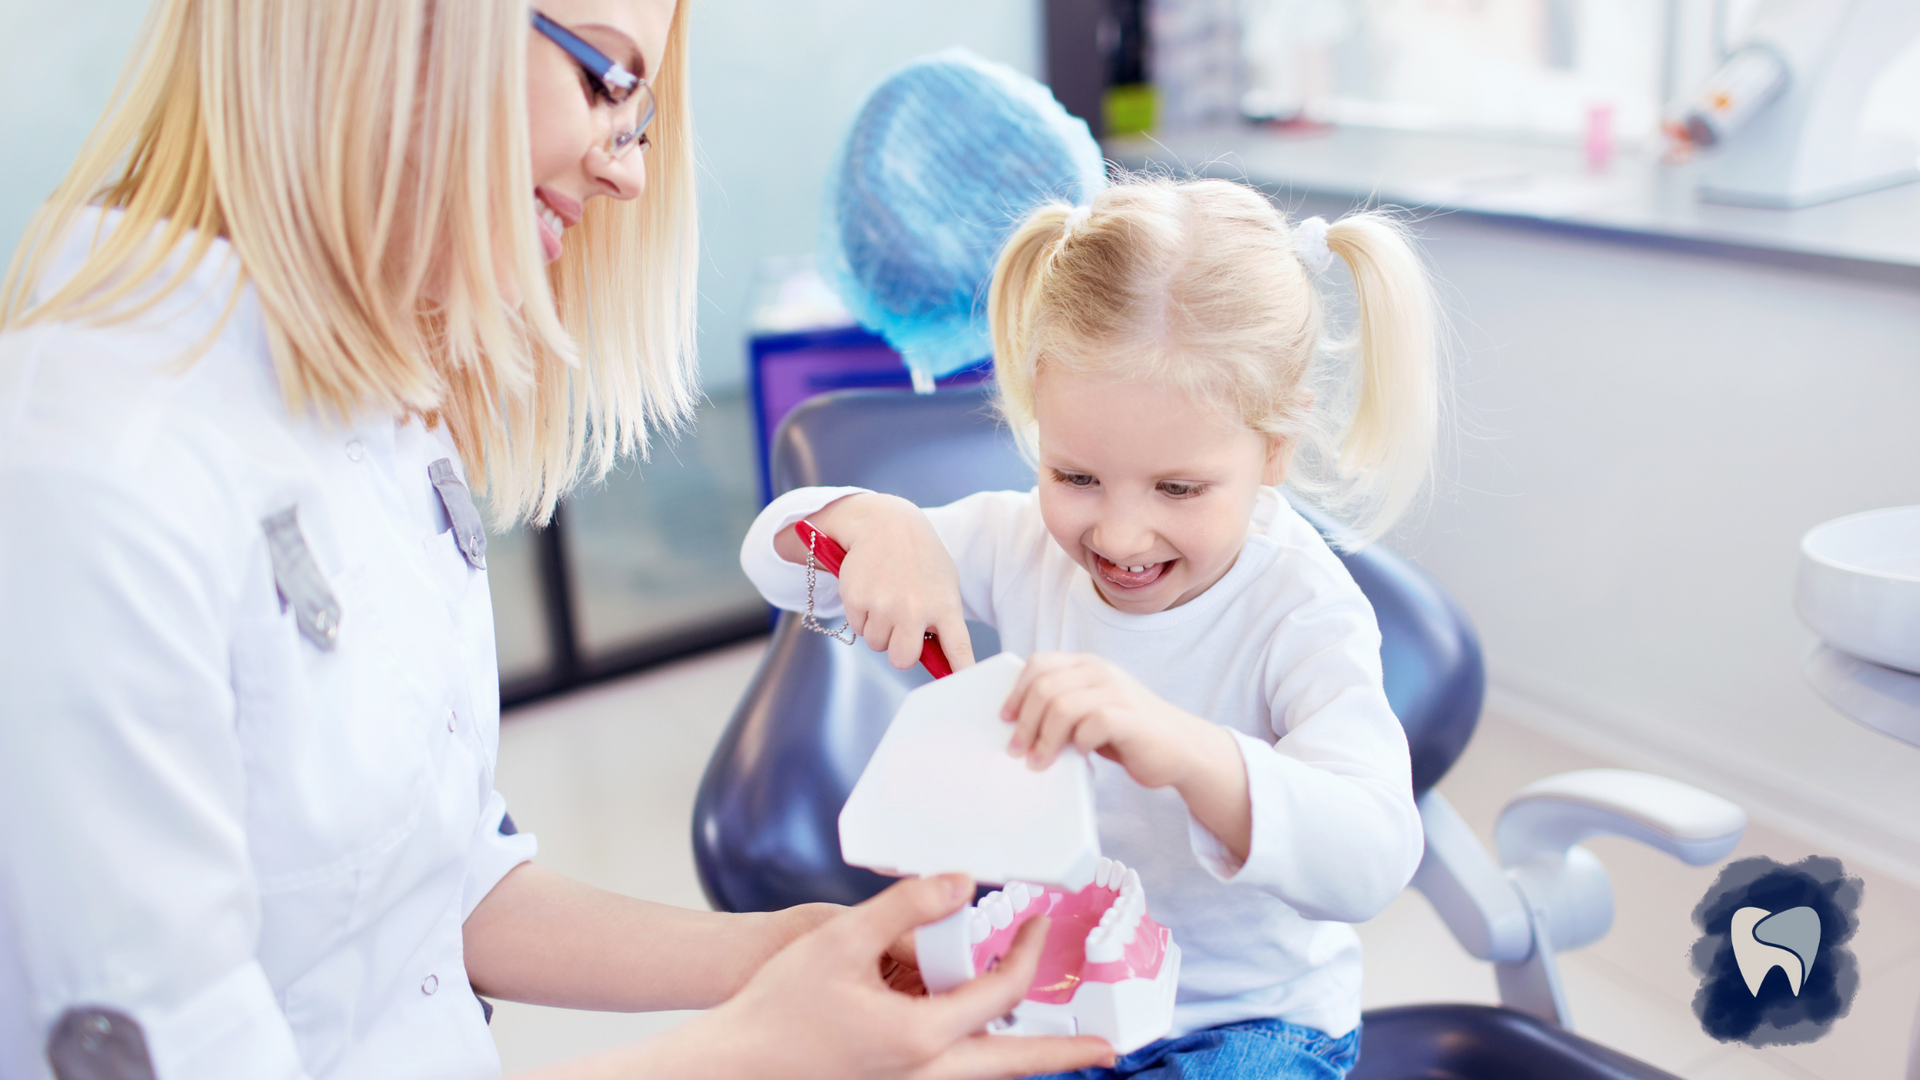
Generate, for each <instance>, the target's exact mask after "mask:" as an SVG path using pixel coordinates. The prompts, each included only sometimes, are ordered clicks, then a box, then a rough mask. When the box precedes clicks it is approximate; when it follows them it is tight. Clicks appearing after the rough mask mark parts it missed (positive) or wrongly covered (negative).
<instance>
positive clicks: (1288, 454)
mask: <svg viewBox="0 0 1920 1080" xmlns="http://www.w3.org/2000/svg"><path fill="white" fill-rule="evenodd" d="M1296 445H1297V441H1296V440H1295V439H1294V437H1293V436H1291V435H1269V436H1267V464H1266V467H1265V469H1263V470H1262V471H1261V474H1260V482H1261V483H1262V484H1265V485H1266V486H1268V487H1279V486H1280V485H1281V484H1284V483H1286V482H1287V471H1288V470H1289V469H1291V468H1292V467H1293V448H1294V447H1295V446H1296Z"/></svg>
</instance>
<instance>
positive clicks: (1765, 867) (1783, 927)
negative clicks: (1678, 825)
mask: <svg viewBox="0 0 1920 1080" xmlns="http://www.w3.org/2000/svg"><path fill="white" fill-rule="evenodd" d="M1865 888H1866V885H1865V883H1864V882H1862V881H1861V880H1860V879H1859V878H1857V877H1853V876H1852V875H1850V874H1848V873H1847V870H1846V867H1844V866H1841V865H1840V860H1839V859H1836V858H1833V857H1832V856H1829V855H1808V856H1807V857H1806V858H1804V859H1801V860H1800V861H1798V862H1793V863H1784V862H1780V861H1778V860H1775V859H1771V858H1768V857H1767V856H1765V855H1749V856H1747V857H1746V858H1744V859H1735V860H1733V861H1732V862H1729V863H1727V864H1726V865H1725V866H1723V867H1721V868H1720V873H1719V874H1718V875H1717V876H1716V877H1715V878H1714V882H1713V884H1712V885H1711V886H1709V887H1708V888H1707V894H1706V895H1705V896H1703V897H1701V898H1700V903H1699V904H1697V905H1696V906H1695V907H1694V909H1693V925H1695V926H1697V927H1699V928H1700V938H1699V940H1697V941H1695V942H1694V943H1693V949H1692V950H1691V951H1690V953H1689V957H1688V959H1689V961H1690V963H1691V966H1692V968H1693V970H1694V971H1695V972H1696V973H1698V974H1699V976H1700V990H1699V992H1698V993H1696V994H1694V996H1693V1015H1694V1016H1696V1017H1698V1018H1699V1020H1700V1029H1701V1030H1702V1031H1704V1032H1706V1033H1707V1034H1708V1035H1711V1036H1713V1037H1714V1038H1716V1039H1718V1040H1720V1041H1721V1042H1738V1043H1744V1044H1746V1045H1747V1046H1754V1047H1760V1046H1796V1045H1799V1044H1801V1043H1810V1042H1813V1041H1814V1040H1816V1039H1820V1038H1824V1037H1825V1036H1826V1035H1827V1033H1828V1032H1830V1031H1832V1030H1833V1026H1834V1024H1835V1023H1836V1022H1838V1021H1839V1020H1840V1018H1842V1017H1844V1016H1846V1015H1847V1011H1848V1010H1849V1009H1851V1008H1853V999H1854V995H1855V993H1856V992H1858V990H1859V989H1860V959H1859V957H1857V956H1855V955H1854V954H1853V950H1852V949H1851V948H1848V944H1849V943H1850V942H1851V941H1852V940H1853V938H1854V936H1855V935H1856V934H1858V933H1859V931H1860V897H1861V894H1862V892H1863V891H1864V890H1865ZM1775 968H1779V969H1780V973H1779V974H1778V975H1776V974H1774V969H1775ZM1781 975H1784V976H1786V977H1785V978H1784V979H1783V978H1781ZM1783 982H1784V983H1786V986H1785V987H1782V986H1781V985H1780V984H1781V983H1783ZM1788 990H1791V991H1792V993H1787V992H1786V991H1788ZM1913 1080H1920V1073H1915V1074H1914V1077H1913Z"/></svg>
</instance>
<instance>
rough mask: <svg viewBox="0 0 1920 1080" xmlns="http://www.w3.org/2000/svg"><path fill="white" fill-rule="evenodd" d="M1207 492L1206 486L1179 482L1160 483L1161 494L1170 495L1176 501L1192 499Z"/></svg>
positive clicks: (1165, 481)
mask: <svg viewBox="0 0 1920 1080" xmlns="http://www.w3.org/2000/svg"><path fill="white" fill-rule="evenodd" d="M1205 490H1207V487H1206V485H1205V484H1187V483H1182V482H1180V481H1178V480H1162V481H1161V482H1160V491H1161V493H1162V494H1165V495H1170V496H1172V497H1173V498H1176V499H1190V498H1192V497H1193V496H1195V495H1198V494H1200V493H1201V492H1203V491H1205Z"/></svg>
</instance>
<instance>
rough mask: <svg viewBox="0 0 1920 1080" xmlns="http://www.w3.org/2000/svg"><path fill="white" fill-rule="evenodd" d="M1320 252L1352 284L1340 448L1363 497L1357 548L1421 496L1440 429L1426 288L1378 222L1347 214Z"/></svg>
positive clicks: (1398, 232) (1393, 232)
mask: <svg viewBox="0 0 1920 1080" xmlns="http://www.w3.org/2000/svg"><path fill="white" fill-rule="evenodd" d="M1327 246H1328V247H1329V248H1330V249H1332V251H1333V252H1334V254H1336V255H1338V256H1340V258H1341V260H1342V261H1344V262H1345V263H1346V264H1347V268H1348V270H1349V271H1351V272H1352V275H1353V289H1354V295H1355V298H1356V299H1357V301H1358V306H1359V314H1358V327H1357V329H1358V331H1359V335H1358V336H1359V341H1358V345H1359V350H1360V357H1359V359H1360V370H1359V372H1358V375H1359V380H1358V387H1357V393H1356V394H1355V395H1354V399H1353V410H1352V415H1351V417H1350V419H1349V420H1348V423H1347V429H1346V431H1345V432H1344V433H1343V435H1342V438H1341V440H1340V452H1339V457H1338V466H1339V471H1340V474H1341V477H1342V479H1343V480H1345V481H1347V482H1348V483H1352V484H1355V485H1356V486H1357V487H1358V488H1359V489H1360V490H1361V491H1366V492H1368V493H1369V494H1370V496H1371V497H1370V498H1368V499H1367V500H1366V502H1367V503H1368V505H1367V506H1366V508H1365V510H1364V511H1363V512H1362V513H1361V514H1360V518H1361V520H1358V521H1355V522H1354V523H1353V524H1354V527H1355V531H1356V533H1358V536H1357V537H1356V539H1357V540H1358V541H1359V542H1362V543H1364V542H1366V541H1368V540H1373V539H1377V538H1378V537H1379V536H1380V535H1381V534H1382V533H1384V532H1386V531H1387V530H1388V529H1389V528H1391V527H1392V525H1393V523H1394V521H1395V520H1396V519H1398V518H1399V517H1400V515H1401V514H1403V513H1405V512H1406V510H1407V509H1408V508H1409V507H1410V506H1411V505H1412V504H1413V502H1414V500H1415V499H1416V498H1417V497H1418V496H1419V495H1420V493H1421V491H1422V490H1423V489H1424V488H1425V487H1426V484H1427V481H1428V480H1429V478H1430V475H1431V473H1432V469H1433V446H1434V439H1435V437H1436V433H1437V430H1438V427H1439V371H1438V364H1439V360H1438V355H1437V352H1438V347H1437V342H1438V325H1437V319H1436V314H1435V312H1436V307H1435V302H1434V295H1433V284H1432V281H1431V279H1430V277H1429V276H1428V274H1427V269H1426V267H1425V266H1424V265H1423V264H1422V263H1421V261H1420V256H1419V255H1418V254H1417V253H1416V252H1415V251H1414V249H1413V245H1412V244H1411V243H1410V242H1409V241H1408V238H1407V234H1406V227H1405V226H1403V225H1402V224H1400V222H1399V221H1397V220H1395V219H1394V218H1392V217H1390V216H1389V215H1387V214H1382V213H1358V214H1351V215H1349V216H1347V217H1344V218H1342V219H1340V220H1339V221H1337V222H1335V223H1334V224H1333V225H1331V226H1329V227H1328V229H1327Z"/></svg>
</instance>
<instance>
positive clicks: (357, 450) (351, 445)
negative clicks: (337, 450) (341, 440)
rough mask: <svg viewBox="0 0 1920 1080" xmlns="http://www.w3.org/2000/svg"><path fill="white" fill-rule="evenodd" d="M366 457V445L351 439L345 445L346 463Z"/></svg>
mask: <svg viewBox="0 0 1920 1080" xmlns="http://www.w3.org/2000/svg"><path fill="white" fill-rule="evenodd" d="M366 456H367V444H366V443H363V442H361V441H360V440H359V439H352V440H349V441H348V443H347V460H348V461H359V460H360V459H362V458H364V457H366Z"/></svg>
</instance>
